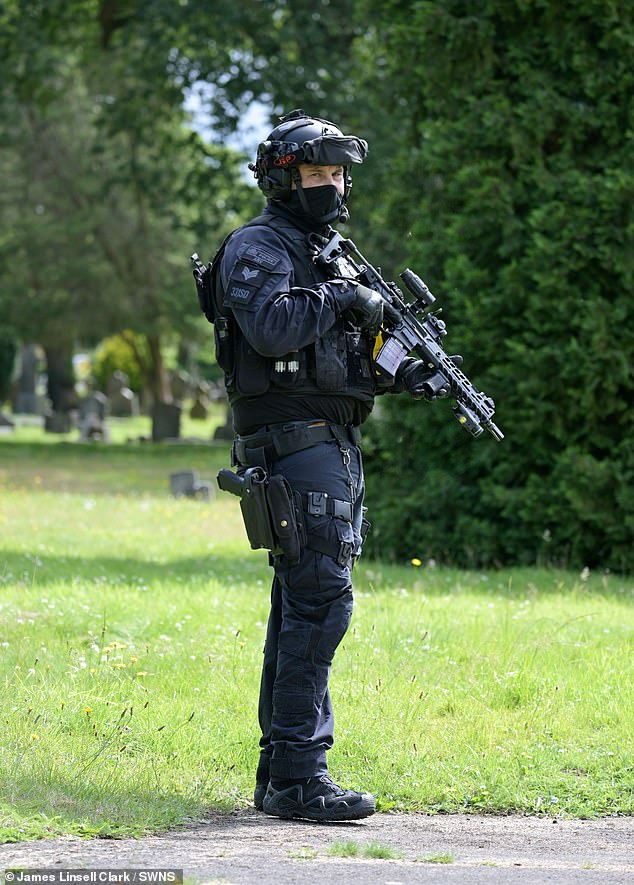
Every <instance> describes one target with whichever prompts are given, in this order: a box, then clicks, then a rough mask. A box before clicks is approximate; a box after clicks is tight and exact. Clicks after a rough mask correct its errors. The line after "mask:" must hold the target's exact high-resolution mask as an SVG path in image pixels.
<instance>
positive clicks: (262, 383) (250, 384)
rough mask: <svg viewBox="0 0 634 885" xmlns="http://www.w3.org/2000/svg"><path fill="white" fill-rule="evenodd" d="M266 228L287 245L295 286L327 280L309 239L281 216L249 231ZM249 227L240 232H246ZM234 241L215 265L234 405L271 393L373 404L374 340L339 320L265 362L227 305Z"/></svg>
mask: <svg viewBox="0 0 634 885" xmlns="http://www.w3.org/2000/svg"><path fill="white" fill-rule="evenodd" d="M259 225H266V226H267V227H270V228H272V229H273V230H274V231H275V233H276V234H277V235H278V236H279V237H280V238H281V239H282V240H283V241H284V245H285V246H286V249H287V250H288V254H289V257H290V259H291V262H292V265H293V274H294V285H295V286H298V287H302V288H311V287H313V286H315V285H316V284H319V283H322V282H325V281H326V279H327V277H326V276H325V275H324V274H323V273H322V272H321V271H320V270H319V269H318V268H317V267H316V266H315V264H314V262H313V261H312V258H311V255H310V252H309V248H308V243H307V234H305V233H303V232H302V231H300V230H298V229H297V228H296V227H294V226H293V225H292V224H291V223H290V222H289V221H287V220H286V219H284V218H282V217H280V216H277V215H261V216H259V217H258V218H254V219H253V220H252V221H250V222H249V223H248V224H246V225H244V227H256V226H259ZM243 229H244V228H240V230H243ZM228 239H229V237H228V238H227V239H226V240H225V242H224V243H223V244H222V246H221V247H220V249H219V250H218V252H217V254H216V256H215V257H214V260H213V265H212V272H211V275H210V276H211V281H212V289H213V300H214V304H215V314H216V319H215V323H214V325H215V343H216V358H217V360H218V364H219V365H220V367H221V368H222V369H223V371H224V372H225V385H226V388H227V394H228V396H229V402H230V403H231V404H232V405H233V404H234V403H236V402H237V401H238V400H240V399H241V398H243V397H253V396H262V395H264V394H267V393H278V394H279V393H286V394H290V395H293V396H295V395H298V394H299V395H311V394H313V395H314V394H330V395H342V396H350V397H354V398H356V399H359V400H362V401H363V402H366V403H368V404H369V405H371V404H372V402H373V400H374V395H375V393H376V383H375V376H374V372H373V371H372V362H371V356H372V346H373V339H371V338H370V337H369V336H368V335H367V334H366V333H364V332H362V331H361V330H358V329H356V328H354V327H353V326H351V324H350V323H349V322H346V321H345V320H344V319H343V318H342V317H340V318H339V319H338V320H337V321H336V322H335V324H334V325H333V326H332V328H331V329H329V330H328V331H327V332H326V333H325V334H324V335H323V336H322V337H321V338H320V339H318V340H317V341H316V342H315V343H314V344H311V345H309V346H308V347H305V348H302V349H301V350H297V351H293V352H292V353H288V354H285V355H284V356H282V357H279V358H275V359H273V358H271V357H264V356H262V355H261V354H259V353H258V352H257V351H256V350H254V348H253V347H251V345H250V344H249V342H248V341H247V340H246V339H245V338H244V336H243V334H242V332H241V330H240V328H239V326H238V324H237V323H236V322H235V320H234V319H233V316H232V313H231V310H230V309H229V308H228V307H227V306H226V305H225V304H224V301H223V298H224V292H223V291H222V284H221V282H220V273H219V269H220V261H221V260H222V255H223V254H224V248H225V246H226V243H227V241H228Z"/></svg>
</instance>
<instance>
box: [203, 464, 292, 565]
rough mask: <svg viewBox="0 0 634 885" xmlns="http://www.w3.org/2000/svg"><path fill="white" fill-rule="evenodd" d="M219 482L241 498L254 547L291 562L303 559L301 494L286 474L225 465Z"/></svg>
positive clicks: (219, 474) (259, 468)
mask: <svg viewBox="0 0 634 885" xmlns="http://www.w3.org/2000/svg"><path fill="white" fill-rule="evenodd" d="M217 479H218V486H219V488H221V489H222V490H223V491H226V492H231V494H233V495H237V496H238V497H239V498H240V510H241V511H242V518H243V520H244V527H245V529H246V532H247V538H248V539H249V544H250V545H251V549H252V550H259V549H261V548H264V549H265V550H269V551H270V552H271V553H272V554H273V556H279V555H280V554H283V555H284V556H285V557H287V559H288V561H289V563H291V564H292V563H295V562H297V561H298V560H299V557H300V555H301V551H302V547H303V545H304V540H305V539H304V525H303V520H302V517H301V513H302V511H301V497H300V496H299V495H295V494H294V493H293V491H292V489H291V487H290V486H289V484H288V482H287V481H286V479H284V477H283V476H273V477H270V478H269V476H268V474H267V473H266V471H265V470H264V469H263V468H262V467H249V468H247V470H245V471H244V472H243V473H234V472H233V471H232V470H227V469H226V468H223V469H222V470H220V471H219V473H218V478H217Z"/></svg>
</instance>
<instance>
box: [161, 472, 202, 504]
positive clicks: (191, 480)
mask: <svg viewBox="0 0 634 885" xmlns="http://www.w3.org/2000/svg"><path fill="white" fill-rule="evenodd" d="M170 488H171V490H172V494H173V495H174V497H175V498H206V499H207V498H210V497H211V494H212V487H211V483H210V482H207V481H206V480H201V479H199V477H198V474H197V473H196V471H195V470H180V471H179V472H178V473H170Z"/></svg>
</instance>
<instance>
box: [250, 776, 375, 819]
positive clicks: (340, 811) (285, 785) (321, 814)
mask: <svg viewBox="0 0 634 885" xmlns="http://www.w3.org/2000/svg"><path fill="white" fill-rule="evenodd" d="M263 810H264V811H265V812H266V814H270V815H272V816H273V817H282V818H293V817H303V818H307V819H308V820H319V821H339V820H360V819H361V818H362V817H369V815H371V814H374V812H375V811H376V806H375V804H374V797H373V796H372V795H371V794H370V793H357V792H355V791H354V790H344V789H342V787H339V786H337V784H335V783H334V782H333V780H332V778H330V777H329V776H328V775H327V774H324V775H321V777H310V778H304V779H303V780H298V781H273V782H272V783H270V784H269V787H268V790H267V791H266V795H265V797H264V806H263Z"/></svg>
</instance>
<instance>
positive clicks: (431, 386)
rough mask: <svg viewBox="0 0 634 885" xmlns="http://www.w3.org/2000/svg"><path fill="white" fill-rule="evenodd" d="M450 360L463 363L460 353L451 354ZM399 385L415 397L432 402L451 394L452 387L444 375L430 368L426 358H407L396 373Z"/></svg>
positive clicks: (458, 364)
mask: <svg viewBox="0 0 634 885" xmlns="http://www.w3.org/2000/svg"><path fill="white" fill-rule="evenodd" d="M449 359H450V360H452V362H453V363H454V364H455V365H456V366H461V365H462V357H461V356H460V354H456V355H455V356H450V357H449ZM396 383H397V385H402V388H403V389H404V390H406V391H407V392H408V393H409V394H411V395H412V396H413V397H414V399H426V400H427V401H428V402H432V400H435V399H442V397H444V396H447V395H448V394H449V391H450V388H449V384H448V383H447V381H446V379H445V377H444V375H442V374H441V373H440V372H437V371H436V369H430V368H429V366H428V365H427V363H426V362H425V361H424V360H415V359H411V358H408V359H405V360H403V362H402V363H401V365H400V366H399V368H398V371H397V373H396Z"/></svg>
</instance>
